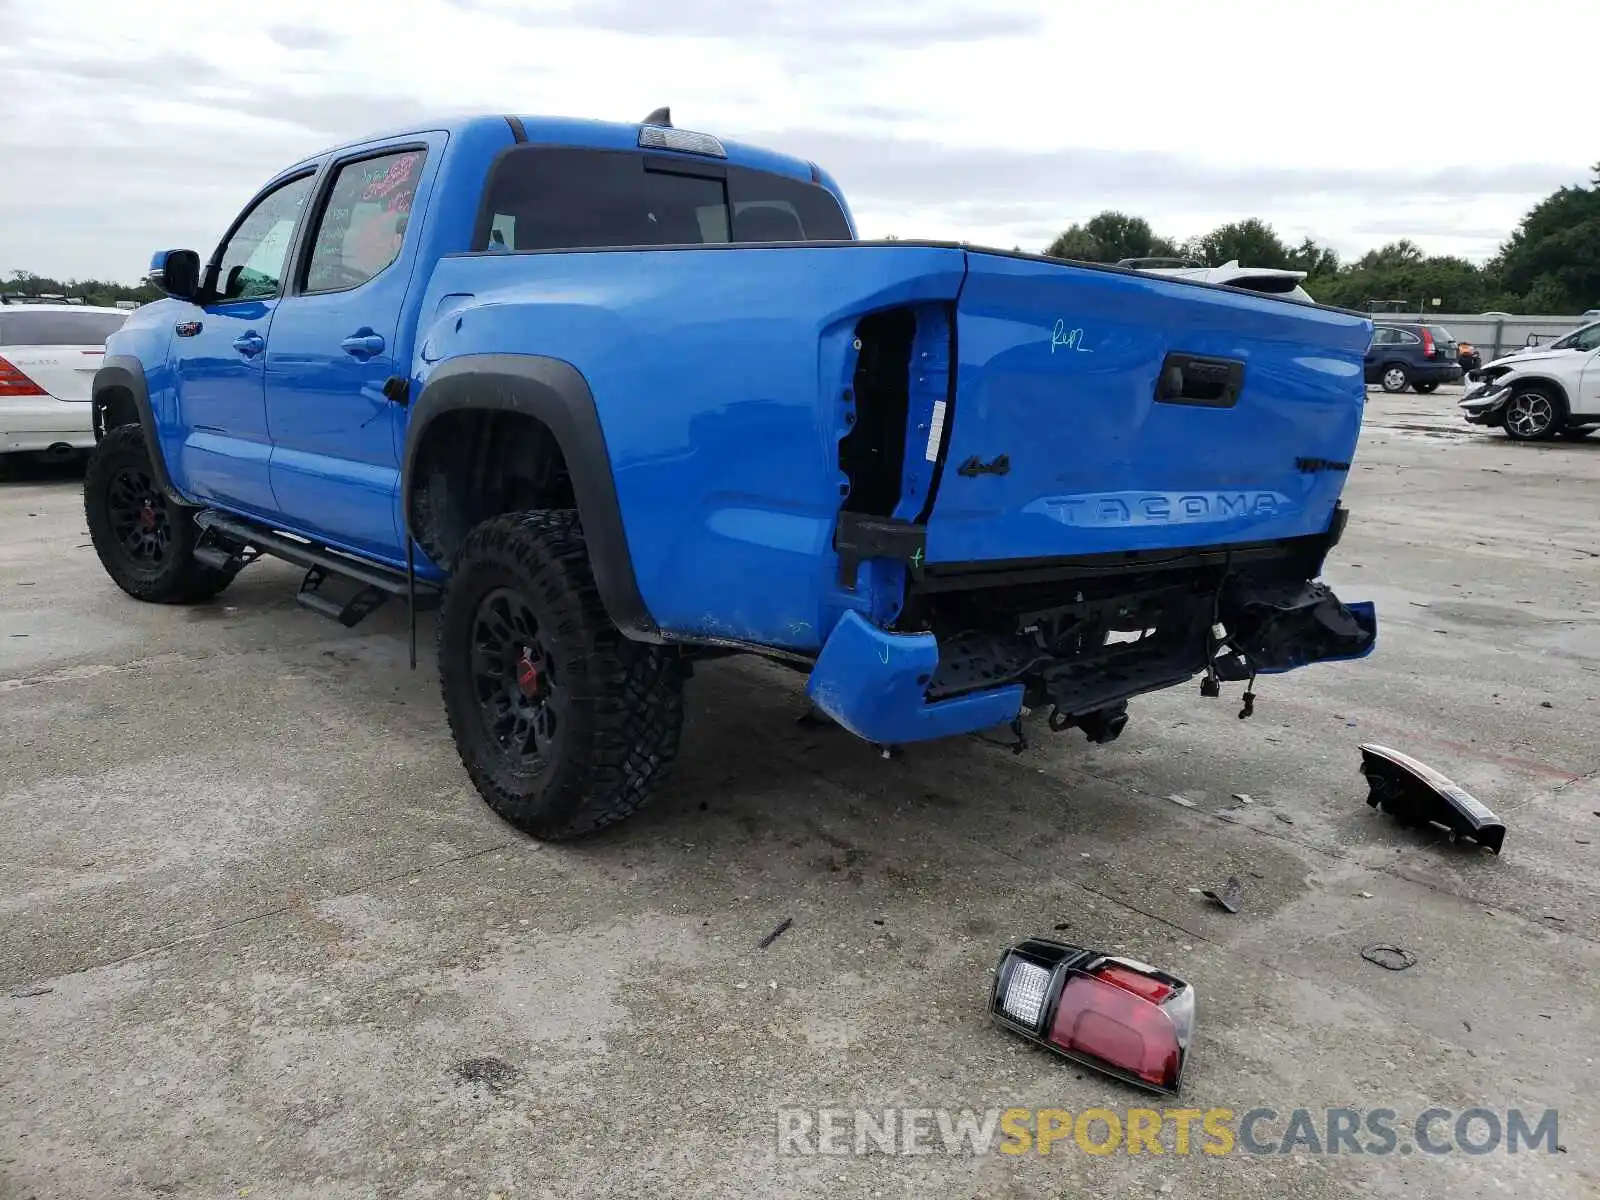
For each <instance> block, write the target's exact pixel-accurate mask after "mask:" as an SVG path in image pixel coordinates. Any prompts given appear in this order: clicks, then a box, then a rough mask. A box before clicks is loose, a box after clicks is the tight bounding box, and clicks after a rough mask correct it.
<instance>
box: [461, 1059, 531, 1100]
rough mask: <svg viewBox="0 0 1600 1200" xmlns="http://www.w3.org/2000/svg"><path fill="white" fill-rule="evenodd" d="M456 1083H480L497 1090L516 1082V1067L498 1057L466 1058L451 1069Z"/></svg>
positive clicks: (491, 1089)
mask: <svg viewBox="0 0 1600 1200" xmlns="http://www.w3.org/2000/svg"><path fill="white" fill-rule="evenodd" d="M451 1074H453V1075H454V1076H455V1077H456V1082H457V1083H463V1084H473V1085H474V1086H476V1085H479V1084H481V1085H482V1086H484V1087H486V1088H488V1089H489V1090H490V1091H491V1092H498V1091H501V1090H502V1089H504V1088H507V1087H510V1086H511V1084H513V1083H515V1082H516V1079H517V1074H518V1072H517V1069H516V1068H515V1067H513V1066H512V1065H511V1064H510V1063H508V1062H506V1061H505V1060H504V1059H500V1058H467V1059H463V1060H462V1061H460V1062H458V1063H457V1064H456V1065H455V1066H454V1068H452V1070H451Z"/></svg>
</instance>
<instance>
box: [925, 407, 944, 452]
mask: <svg viewBox="0 0 1600 1200" xmlns="http://www.w3.org/2000/svg"><path fill="white" fill-rule="evenodd" d="M943 438H944V401H943V400H935V401H934V402H933V420H932V421H931V422H930V423H929V425H928V448H927V449H926V450H924V451H923V453H922V457H923V458H925V459H927V460H928V461H929V462H933V461H934V460H935V459H937V458H938V457H939V442H940V441H941V440H942V439H943Z"/></svg>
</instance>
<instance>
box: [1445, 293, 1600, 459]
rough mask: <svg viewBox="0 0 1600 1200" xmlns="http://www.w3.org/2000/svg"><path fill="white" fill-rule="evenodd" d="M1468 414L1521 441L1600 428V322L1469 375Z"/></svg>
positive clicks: (1463, 402)
mask: <svg viewBox="0 0 1600 1200" xmlns="http://www.w3.org/2000/svg"><path fill="white" fill-rule="evenodd" d="M1466 388H1467V390H1466V395H1464V396H1463V397H1462V398H1461V412H1462V415H1463V416H1465V417H1466V419H1467V420H1468V421H1469V422H1470V423H1471V424H1473V425H1497V426H1499V427H1500V428H1502V429H1504V430H1505V431H1506V436H1508V437H1512V438H1515V439H1516V440H1517V441H1519V442H1535V441H1543V440H1545V439H1548V438H1552V437H1555V436H1556V435H1558V434H1559V435H1561V436H1563V437H1571V438H1581V437H1588V436H1589V435H1590V434H1591V433H1593V432H1594V431H1595V430H1596V429H1600V321H1596V322H1595V323H1594V324H1592V325H1585V326H1584V327H1583V328H1582V329H1575V330H1573V331H1572V332H1571V333H1569V334H1567V335H1566V336H1565V337H1561V338H1558V339H1556V340H1555V341H1553V342H1551V343H1550V344H1549V345H1547V346H1540V347H1539V348H1538V349H1537V350H1531V351H1530V350H1521V351H1518V352H1517V353H1516V354H1511V355H1507V356H1506V357H1504V358H1497V359H1495V361H1494V362H1492V363H1489V364H1487V365H1486V366H1482V367H1479V368H1478V369H1477V370H1476V371H1471V372H1468V374H1467V380H1466Z"/></svg>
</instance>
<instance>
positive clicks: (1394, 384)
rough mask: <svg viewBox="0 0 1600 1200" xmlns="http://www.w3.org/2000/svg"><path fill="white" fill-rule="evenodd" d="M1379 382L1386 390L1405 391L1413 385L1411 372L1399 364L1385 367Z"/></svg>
mask: <svg viewBox="0 0 1600 1200" xmlns="http://www.w3.org/2000/svg"><path fill="white" fill-rule="evenodd" d="M1378 382H1379V383H1381V384H1382V385H1383V390H1384V391H1386V392H1403V391H1405V390H1406V388H1407V387H1409V386H1410V385H1411V372H1410V371H1408V370H1406V369H1405V368H1404V367H1402V366H1400V365H1398V364H1396V365H1394V366H1389V367H1385V368H1384V369H1383V374H1382V375H1381V376H1379V378H1378Z"/></svg>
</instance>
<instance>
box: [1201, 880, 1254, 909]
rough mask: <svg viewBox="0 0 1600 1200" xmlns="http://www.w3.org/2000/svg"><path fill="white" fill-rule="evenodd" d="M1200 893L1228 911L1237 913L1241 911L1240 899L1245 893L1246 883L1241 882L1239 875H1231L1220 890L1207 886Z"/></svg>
mask: <svg viewBox="0 0 1600 1200" xmlns="http://www.w3.org/2000/svg"><path fill="white" fill-rule="evenodd" d="M1200 894H1201V895H1202V896H1204V897H1205V898H1206V899H1207V900H1210V901H1211V902H1212V903H1213V904H1216V905H1218V906H1220V907H1222V908H1224V909H1226V910H1227V911H1228V912H1231V913H1236V912H1238V911H1239V901H1240V900H1241V898H1242V897H1243V894H1244V884H1242V883H1240V882H1239V877H1238V876H1237V875H1229V876H1228V882H1227V883H1225V884H1223V885H1222V890H1221V891H1220V892H1214V891H1212V890H1211V889H1210V888H1207V889H1206V890H1205V891H1203V892H1201V893H1200Z"/></svg>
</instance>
